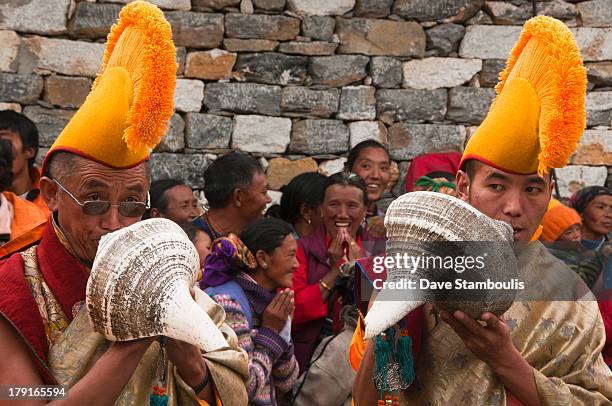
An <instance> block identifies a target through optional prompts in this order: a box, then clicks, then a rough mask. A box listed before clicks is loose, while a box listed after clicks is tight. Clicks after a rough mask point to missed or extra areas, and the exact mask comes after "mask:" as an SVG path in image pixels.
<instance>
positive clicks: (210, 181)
mask: <svg viewBox="0 0 612 406" xmlns="http://www.w3.org/2000/svg"><path fill="white" fill-rule="evenodd" d="M257 173H263V168H262V167H261V165H260V164H259V162H258V161H257V160H256V159H255V158H253V157H251V156H249V155H247V154H244V153H242V152H237V151H232V152H230V153H228V154H225V155H223V156H220V157H219V158H217V159H216V160H215V161H214V162H213V163H212V164H210V166H209V167H208V168H207V169H206V171H205V172H204V195H205V196H206V200H207V201H208V206H209V207H210V208H211V209H221V208H223V207H225V206H227V204H228V203H229V201H230V199H231V197H232V193H233V192H234V190H235V189H238V188H244V187H247V186H249V185H250V184H251V183H252V182H253V177H254V176H255V174H257Z"/></svg>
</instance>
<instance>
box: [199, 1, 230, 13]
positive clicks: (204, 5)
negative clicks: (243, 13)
mask: <svg viewBox="0 0 612 406" xmlns="http://www.w3.org/2000/svg"><path fill="white" fill-rule="evenodd" d="M238 6H240V0H191V7H192V8H193V9H194V10H196V11H211V10H215V11H219V10H226V9H235V8H237V7H238Z"/></svg>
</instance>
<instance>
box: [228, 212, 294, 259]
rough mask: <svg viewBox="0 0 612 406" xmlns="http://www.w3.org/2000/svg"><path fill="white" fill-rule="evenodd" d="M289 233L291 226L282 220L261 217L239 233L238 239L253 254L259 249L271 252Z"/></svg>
mask: <svg viewBox="0 0 612 406" xmlns="http://www.w3.org/2000/svg"><path fill="white" fill-rule="evenodd" d="M291 233H292V230H291V226H289V224H287V223H285V222H284V221H283V220H279V219H275V218H262V219H259V220H255V221H254V222H252V223H251V224H249V225H248V226H247V228H245V229H244V231H243V232H242V233H241V234H240V240H242V242H243V243H244V245H246V246H247V248H248V249H249V251H251V252H252V253H253V255H256V254H257V251H260V250H261V251H263V252H265V253H267V254H272V252H274V250H275V249H277V248H278V247H279V246H280V245H281V244H282V243H283V240H284V239H285V238H287V236H288V235H290V234H291Z"/></svg>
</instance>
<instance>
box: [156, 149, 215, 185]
mask: <svg viewBox="0 0 612 406" xmlns="http://www.w3.org/2000/svg"><path fill="white" fill-rule="evenodd" d="M150 162H151V178H153V179H169V178H175V179H176V178H178V179H180V180H182V181H183V182H185V183H186V184H187V185H188V186H190V187H191V188H193V189H203V188H204V172H205V171H206V168H208V165H210V163H211V161H210V159H208V158H207V157H206V156H205V155H204V154H171V153H156V154H151V161H150Z"/></svg>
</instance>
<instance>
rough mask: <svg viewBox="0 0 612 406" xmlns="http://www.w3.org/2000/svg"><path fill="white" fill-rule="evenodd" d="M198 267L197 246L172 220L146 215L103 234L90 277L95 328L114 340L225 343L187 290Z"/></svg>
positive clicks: (211, 348)
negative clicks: (139, 220) (165, 339)
mask: <svg viewBox="0 0 612 406" xmlns="http://www.w3.org/2000/svg"><path fill="white" fill-rule="evenodd" d="M198 271H199V258H198V253H197V251H196V249H195V247H194V246H193V244H192V243H191V241H190V240H189V238H188V237H187V235H186V234H185V233H184V232H183V230H182V229H181V228H180V227H179V226H178V225H177V224H175V223H174V222H172V221H170V220H166V219H159V218H158V219H149V220H144V221H141V222H138V223H136V224H133V225H131V226H129V227H126V228H123V229H121V230H119V231H116V232H114V233H110V234H107V235H105V236H104V237H102V239H101V241H100V244H99V246H98V252H97V254H96V258H95V260H94V264H93V267H92V270H91V275H90V278H89V281H88V283H87V296H86V305H87V310H88V315H89V320H90V322H91V325H92V327H93V329H94V330H95V331H96V332H98V333H100V334H102V335H104V337H106V338H107V339H109V340H112V341H128V340H134V339H138V338H145V337H153V336H167V337H170V338H174V339H177V340H181V341H184V342H186V343H189V344H193V345H195V346H197V347H199V348H201V349H202V350H204V351H206V352H210V351H214V350H217V349H220V348H224V347H227V346H228V344H227V341H226V340H225V338H224V336H223V334H222V333H221V332H220V331H219V329H218V328H217V326H216V324H215V323H214V322H213V320H212V319H211V318H210V317H209V316H208V314H207V313H206V312H205V311H204V310H203V309H202V308H201V307H200V306H199V305H198V304H197V303H196V302H195V301H194V299H193V298H192V297H191V294H190V292H189V288H190V286H193V284H194V283H195V279H196V277H197V274H198ZM198 293H200V292H198ZM202 294H204V293H202Z"/></svg>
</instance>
